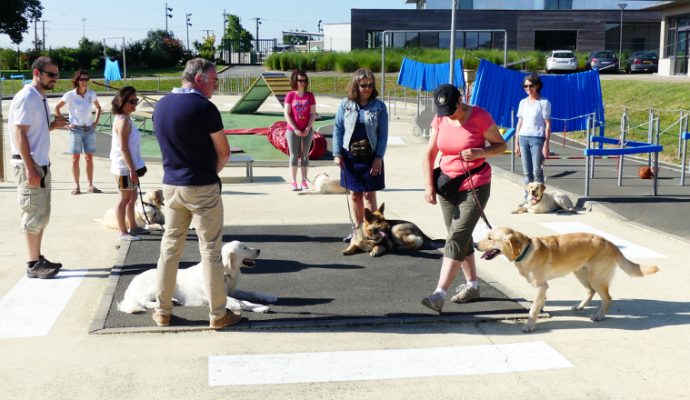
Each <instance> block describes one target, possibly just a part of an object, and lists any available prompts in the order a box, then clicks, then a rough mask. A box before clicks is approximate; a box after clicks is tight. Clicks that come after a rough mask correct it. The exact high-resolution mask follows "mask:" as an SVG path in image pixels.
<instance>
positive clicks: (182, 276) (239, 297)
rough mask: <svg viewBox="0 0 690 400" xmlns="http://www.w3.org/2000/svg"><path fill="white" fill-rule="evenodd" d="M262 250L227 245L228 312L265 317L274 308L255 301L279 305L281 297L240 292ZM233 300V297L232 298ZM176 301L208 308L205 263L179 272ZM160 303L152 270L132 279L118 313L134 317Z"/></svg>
mask: <svg viewBox="0 0 690 400" xmlns="http://www.w3.org/2000/svg"><path fill="white" fill-rule="evenodd" d="M260 251H261V250H259V249H255V248H251V247H247V245H245V244H244V243H242V242H239V241H237V240H235V241H232V242H230V243H227V244H225V245H223V248H222V250H221V256H222V261H223V274H224V275H225V292H226V293H227V294H228V304H227V308H229V309H231V310H234V311H237V310H244V311H253V312H260V313H265V312H268V311H269V309H270V307H269V306H267V305H263V304H255V303H252V301H256V302H262V303H275V302H276V301H278V297H277V296H274V295H270V294H266V293H260V292H247V291H242V290H238V289H237V283H238V281H239V278H240V275H241V272H240V268H241V267H248V268H253V267H254V265H256V264H255V259H256V258H257V257H258V256H259V253H260ZM231 296H232V297H231ZM173 301H174V302H175V303H176V304H178V305H181V306H204V305H208V300H207V299H206V294H205V291H204V279H203V276H202V271H201V263H199V264H196V265H193V266H191V267H189V268H186V269H180V270H179V271H178V272H177V282H176V285H175V292H174V293H173ZM156 305H157V301H156V270H155V269H150V270H148V271H145V272H143V273H141V274H139V275H137V276H135V277H134V279H132V282H131V283H130V284H129V287H128V288H127V290H126V291H125V295H124V298H123V299H122V302H120V303H118V305H117V309H118V310H120V311H122V312H125V313H128V314H133V313H136V312H143V311H146V309H147V308H155V307H156Z"/></svg>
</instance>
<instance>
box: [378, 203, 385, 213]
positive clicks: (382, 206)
mask: <svg viewBox="0 0 690 400" xmlns="http://www.w3.org/2000/svg"><path fill="white" fill-rule="evenodd" d="M384 208H386V203H381V206H380V207H379V213H381V215H383V209H384Z"/></svg>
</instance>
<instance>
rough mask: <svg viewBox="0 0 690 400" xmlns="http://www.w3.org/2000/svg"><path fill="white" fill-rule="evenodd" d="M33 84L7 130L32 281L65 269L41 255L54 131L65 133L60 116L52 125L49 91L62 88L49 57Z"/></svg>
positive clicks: (15, 106) (18, 100) (35, 70)
mask: <svg viewBox="0 0 690 400" xmlns="http://www.w3.org/2000/svg"><path fill="white" fill-rule="evenodd" d="M31 69H32V74H33V79H32V82H31V83H30V84H28V85H26V86H24V88H23V89H21V90H20V91H19V92H17V94H16V95H15V96H14V98H13V99H12V102H11V103H10V111H9V117H8V127H9V131H10V135H9V136H10V146H11V148H12V161H11V163H12V169H13V171H14V177H15V180H16V182H17V193H18V195H19V211H20V215H21V232H22V234H23V235H24V236H25V239H26V240H25V242H26V245H27V253H28V261H27V268H26V275H27V276H28V277H29V278H41V279H49V278H52V277H54V276H55V275H57V273H58V271H59V269H60V268H61V267H62V264H60V263H53V262H50V261H48V259H47V258H45V257H44V256H43V254H41V242H42V240H43V232H44V230H45V228H46V226H47V225H48V220H49V219H50V187H51V174H50V159H49V154H50V131H51V130H53V129H56V128H63V127H65V125H66V121H65V119H64V118H62V117H61V116H59V115H56V116H55V119H54V120H53V121H51V120H50V111H49V109H48V102H47V100H46V90H51V89H53V87H54V86H55V83H56V82H57V79H58V75H59V70H58V66H57V64H56V63H55V61H53V60H52V59H51V58H49V57H38V58H37V59H36V60H35V61H34V62H33V64H32V66H31Z"/></svg>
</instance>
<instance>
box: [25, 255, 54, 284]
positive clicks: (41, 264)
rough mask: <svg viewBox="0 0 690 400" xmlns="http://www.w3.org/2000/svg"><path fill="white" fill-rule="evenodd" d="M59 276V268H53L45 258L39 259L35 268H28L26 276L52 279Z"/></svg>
mask: <svg viewBox="0 0 690 400" xmlns="http://www.w3.org/2000/svg"><path fill="white" fill-rule="evenodd" d="M57 274H58V269H57V268H51V267H50V266H48V265H47V264H46V262H45V258H43V259H41V258H39V259H38V261H36V263H35V264H34V266H33V267H31V268H29V267H27V268H26V276H28V277H29V278H39V279H50V278H52V277H54V276H55V275H57Z"/></svg>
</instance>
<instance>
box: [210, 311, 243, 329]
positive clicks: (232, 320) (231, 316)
mask: <svg viewBox="0 0 690 400" xmlns="http://www.w3.org/2000/svg"><path fill="white" fill-rule="evenodd" d="M225 311H227V314H225V316H224V317H221V318H218V319H214V320H212V321H211V322H210V324H209V326H210V327H211V329H222V328H225V327H226V326H231V325H235V324H237V323H238V322H240V321H241V320H242V316H241V315H240V313H239V312H235V311H232V310H225Z"/></svg>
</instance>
